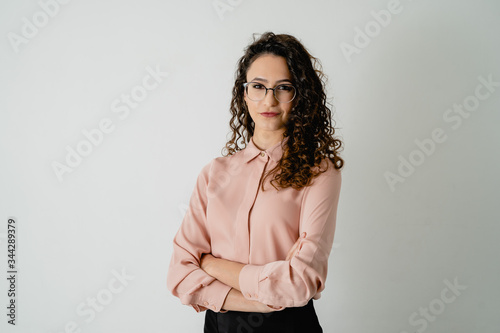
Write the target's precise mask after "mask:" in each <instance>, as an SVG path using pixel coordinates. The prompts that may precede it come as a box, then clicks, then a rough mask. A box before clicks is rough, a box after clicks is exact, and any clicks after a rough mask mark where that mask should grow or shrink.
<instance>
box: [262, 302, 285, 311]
mask: <svg viewBox="0 0 500 333" xmlns="http://www.w3.org/2000/svg"><path fill="white" fill-rule="evenodd" d="M257 303H259V305H258V311H257V312H262V313H269V312H275V311H281V310H283V309H284V308H285V307H283V306H274V307H273V306H271V305H267V304H264V303H260V302H257Z"/></svg>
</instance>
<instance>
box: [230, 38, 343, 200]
mask: <svg viewBox="0 0 500 333" xmlns="http://www.w3.org/2000/svg"><path fill="white" fill-rule="evenodd" d="M253 39H254V40H253V42H252V43H251V44H250V45H248V46H247V47H246V48H245V54H244V55H243V56H242V57H241V58H240V60H239V61H238V68H237V71H236V75H235V83H234V87H233V97H232V100H231V107H230V112H231V115H232V117H231V120H230V121H229V126H230V127H231V130H232V137H231V139H230V140H229V141H228V142H227V143H226V145H225V147H224V148H223V149H222V150H223V151H224V150H226V151H227V153H224V152H223V153H222V155H223V156H229V155H233V154H235V153H236V152H237V151H239V150H242V149H244V148H245V147H246V145H247V143H248V142H249V141H250V139H251V137H252V136H253V134H254V129H255V123H254V122H253V120H252V118H251V116H250V113H249V112H248V109H247V107H246V103H245V101H244V87H243V83H245V82H246V75H247V71H248V69H249V68H250V66H251V65H252V63H253V62H254V61H255V60H256V59H257V58H258V57H259V56H261V55H264V54H273V55H276V56H281V57H283V58H285V59H286V62H287V65H288V70H289V71H290V74H291V76H292V81H293V84H294V86H295V88H296V91H297V96H296V97H295V100H294V106H293V108H292V110H291V111H290V113H289V119H288V122H287V123H286V125H285V132H284V137H287V136H288V140H287V142H286V145H285V146H284V147H283V156H282V158H281V160H280V161H279V163H277V164H276V166H275V167H274V168H273V169H272V170H270V171H268V172H267V173H266V174H265V177H264V179H263V181H262V190H263V191H264V183H265V180H266V178H267V177H268V176H269V175H271V174H274V179H272V180H271V185H272V186H273V187H274V188H275V189H277V190H279V189H278V188H277V187H276V186H275V185H274V183H276V184H278V186H279V187H281V188H286V187H290V186H291V187H293V188H294V189H298V190H300V189H301V188H303V187H305V186H309V185H311V181H312V179H313V178H314V177H316V176H318V175H319V174H320V173H322V172H325V171H326V170H327V169H328V166H327V169H325V170H322V169H321V168H318V169H317V170H318V171H317V172H314V169H316V167H320V165H321V163H322V162H323V160H324V159H326V158H328V159H330V161H331V162H332V163H333V165H334V167H335V169H341V168H342V167H343V165H344V160H343V159H342V158H341V157H340V156H339V155H338V152H339V149H340V148H341V146H342V142H341V140H339V139H337V138H334V137H333V135H334V134H335V129H334V127H333V126H332V125H331V121H332V117H331V110H330V108H329V107H328V106H327V104H328V102H327V98H326V94H325V85H326V76H325V75H324V73H323V72H322V66H321V63H320V62H319V60H318V59H317V58H315V57H313V56H312V55H311V54H310V53H309V52H308V51H307V49H306V48H305V47H304V46H303V45H302V44H301V43H300V42H299V41H298V40H297V39H296V38H295V37H293V36H291V35H287V34H274V33H272V32H265V33H264V34H262V35H261V36H260V38H258V39H256V36H255V34H254V35H253ZM240 139H243V142H241V140H240ZM238 141H240V142H241V143H242V145H243V146H242V147H240V146H239V145H238ZM278 171H280V172H278Z"/></svg>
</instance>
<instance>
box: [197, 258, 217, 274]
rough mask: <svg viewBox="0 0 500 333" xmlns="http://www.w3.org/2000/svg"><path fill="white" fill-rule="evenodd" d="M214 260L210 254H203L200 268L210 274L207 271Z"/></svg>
mask: <svg viewBox="0 0 500 333" xmlns="http://www.w3.org/2000/svg"><path fill="white" fill-rule="evenodd" d="M215 260H216V258H215V257H214V256H213V255H212V254H211V253H203V254H202V255H201V258H200V268H201V269H203V270H204V271H205V272H207V273H208V274H210V273H209V272H208V271H207V269H208V268H209V266H210V264H211V263H213V262H214V261H215Z"/></svg>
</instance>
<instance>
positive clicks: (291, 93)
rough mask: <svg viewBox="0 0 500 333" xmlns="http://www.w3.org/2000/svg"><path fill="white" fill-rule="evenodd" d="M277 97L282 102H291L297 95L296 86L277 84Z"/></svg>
mask: <svg viewBox="0 0 500 333" xmlns="http://www.w3.org/2000/svg"><path fill="white" fill-rule="evenodd" d="M274 91H275V95H276V99H277V100H278V101H279V102H280V103H288V102H291V101H292V99H293V98H294V97H295V87H294V86H292V85H289V84H282V85H279V86H277V87H276V88H275V89H274Z"/></svg>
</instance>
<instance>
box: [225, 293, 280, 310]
mask: <svg viewBox="0 0 500 333" xmlns="http://www.w3.org/2000/svg"><path fill="white" fill-rule="evenodd" d="M222 309H224V310H226V311H227V310H232V311H242V312H272V311H273V309H272V308H270V307H268V306H266V305H265V304H262V303H260V302H258V301H251V300H248V299H246V298H245V297H243V294H242V293H241V292H240V291H239V290H236V289H234V288H231V290H230V291H229V294H227V297H226V300H225V301H224V304H223V305H222Z"/></svg>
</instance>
